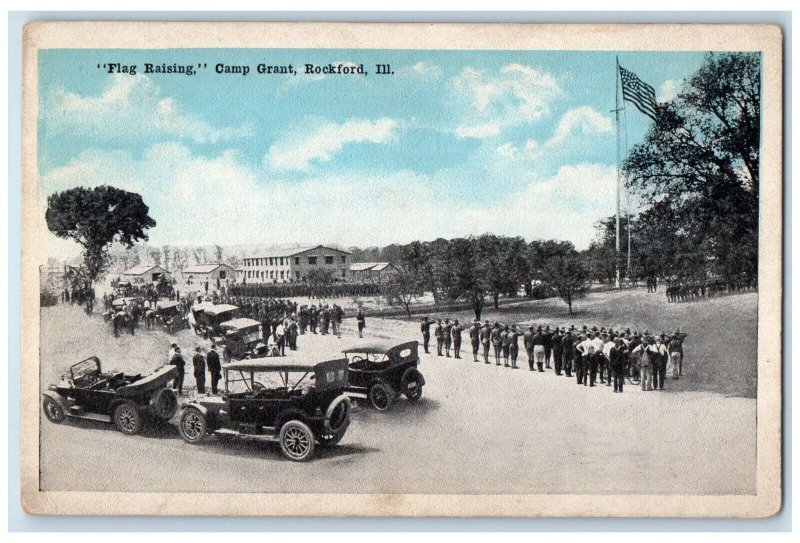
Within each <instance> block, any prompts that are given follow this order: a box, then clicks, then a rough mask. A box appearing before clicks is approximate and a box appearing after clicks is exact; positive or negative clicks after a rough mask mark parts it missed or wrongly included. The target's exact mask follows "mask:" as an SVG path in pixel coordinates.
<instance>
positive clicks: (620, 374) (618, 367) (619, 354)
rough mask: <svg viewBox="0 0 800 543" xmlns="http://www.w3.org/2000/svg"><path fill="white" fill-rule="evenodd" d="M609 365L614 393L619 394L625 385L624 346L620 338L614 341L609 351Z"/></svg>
mask: <svg viewBox="0 0 800 543" xmlns="http://www.w3.org/2000/svg"><path fill="white" fill-rule="evenodd" d="M609 365H610V367H611V373H612V374H613V375H614V392H619V393H620V394H621V393H622V386H623V385H624V384H625V344H624V343H623V342H622V339H621V338H617V339H615V340H614V346H613V347H612V348H611V350H610V351H609Z"/></svg>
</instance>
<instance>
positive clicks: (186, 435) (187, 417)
mask: <svg viewBox="0 0 800 543" xmlns="http://www.w3.org/2000/svg"><path fill="white" fill-rule="evenodd" d="M178 431H179V432H180V434H181V437H182V438H183V440H184V441H186V442H187V443H200V442H201V441H203V439H204V438H205V437H206V434H207V433H208V421H207V420H206V417H205V415H203V414H202V413H201V412H200V411H199V410H198V409H195V408H193V407H189V408H187V409H186V410H185V411H184V412H183V414H181V420H180V421H179V422H178Z"/></svg>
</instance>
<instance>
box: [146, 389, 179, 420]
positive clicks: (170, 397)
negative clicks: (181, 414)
mask: <svg viewBox="0 0 800 543" xmlns="http://www.w3.org/2000/svg"><path fill="white" fill-rule="evenodd" d="M151 404H152V406H153V411H154V412H155V414H156V417H158V418H159V419H160V420H164V421H166V420H169V419H171V418H172V417H173V416H174V415H175V413H176V412H177V411H178V397H177V396H176V395H175V392H174V391H173V390H172V389H170V388H162V389H161V390H160V391H158V392H157V393H156V394H155V396H153V399H152V401H151Z"/></svg>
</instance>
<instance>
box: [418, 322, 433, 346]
mask: <svg viewBox="0 0 800 543" xmlns="http://www.w3.org/2000/svg"><path fill="white" fill-rule="evenodd" d="M431 324H432V323H431V321H430V319H429V318H428V317H422V324H421V325H420V327H419V330H420V332H422V347H423V348H424V349H425V354H430V351H428V345H429V344H430V342H431Z"/></svg>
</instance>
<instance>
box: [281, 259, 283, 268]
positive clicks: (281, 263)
mask: <svg viewBox="0 0 800 543" xmlns="http://www.w3.org/2000/svg"><path fill="white" fill-rule="evenodd" d="M281 266H283V257H281Z"/></svg>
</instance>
